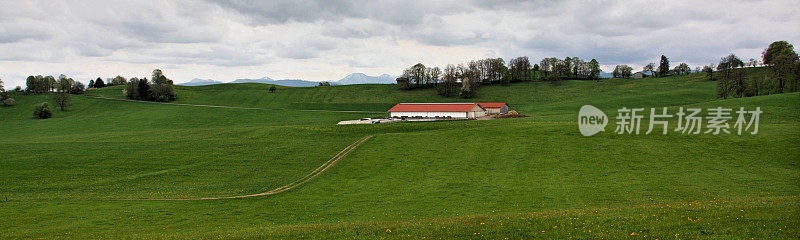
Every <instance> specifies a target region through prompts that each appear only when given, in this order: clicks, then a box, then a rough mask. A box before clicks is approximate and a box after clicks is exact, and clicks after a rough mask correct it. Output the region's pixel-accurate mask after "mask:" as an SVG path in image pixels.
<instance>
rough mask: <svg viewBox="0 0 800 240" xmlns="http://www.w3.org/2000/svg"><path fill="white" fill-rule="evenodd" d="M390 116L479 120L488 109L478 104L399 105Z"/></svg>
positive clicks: (393, 108)
mask: <svg viewBox="0 0 800 240" xmlns="http://www.w3.org/2000/svg"><path fill="white" fill-rule="evenodd" d="M389 114H390V116H391V117H393V118H463V119H468V118H479V117H484V116H486V109H484V108H483V107H481V106H480V105H479V104H477V103H398V104H397V105H395V106H394V107H392V108H391V109H389Z"/></svg>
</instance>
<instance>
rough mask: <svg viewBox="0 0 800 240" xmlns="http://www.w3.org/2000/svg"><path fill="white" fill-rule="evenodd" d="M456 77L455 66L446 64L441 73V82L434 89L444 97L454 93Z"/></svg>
mask: <svg viewBox="0 0 800 240" xmlns="http://www.w3.org/2000/svg"><path fill="white" fill-rule="evenodd" d="M458 78H459V76H458V70H457V69H456V67H455V66H453V64H447V66H445V67H444V72H443V74H442V83H440V84H439V86H437V89H436V90H437V92H438V93H439V95H442V96H445V97H450V96H453V95H455V94H456V90H457V81H458Z"/></svg>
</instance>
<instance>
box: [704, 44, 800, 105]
mask: <svg viewBox="0 0 800 240" xmlns="http://www.w3.org/2000/svg"><path fill="white" fill-rule="evenodd" d="M762 59H763V60H762V63H763V65H764V66H766V67H767V69H768V73H769V76H770V77H769V78H765V77H749V76H748V74H747V71H745V69H744V68H745V67H746V66H751V67H754V66H757V65H758V64H759V63H758V62H757V61H753V60H752V59H751V60H750V61H748V62H747V63H745V62H744V61H742V60H741V59H739V57H737V56H736V55H734V54H730V55H728V56H725V57H722V58H721V59H720V61H719V63H717V64H716V67H714V64H710V65H707V66H705V67H703V72H705V73H706V74H707V75H708V78H709V79H710V80H715V81H717V97H720V98H728V97H735V98H740V97H750V96H759V95H769V94H775V93H786V92H797V91H798V90H800V57H798V54H797V52H795V51H794V46H792V45H791V44H789V43H788V42H786V41H777V42H773V43H772V44H770V45H769V46H768V47H767V48H766V49H765V50H764V52H762ZM714 68H716V70H717V72H718V76H720V78H719V79H715V78H714Z"/></svg>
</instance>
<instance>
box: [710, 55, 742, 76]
mask: <svg viewBox="0 0 800 240" xmlns="http://www.w3.org/2000/svg"><path fill="white" fill-rule="evenodd" d="M742 66H744V62H742V60H741V59H739V57H737V56H736V55H734V54H730V55H728V56H726V57H723V58H721V59H720V60H719V64H717V70H719V71H722V73H723V74H724V75H723V76H722V77H723V78H730V75H731V71H732V70H733V69H734V68H737V67H742Z"/></svg>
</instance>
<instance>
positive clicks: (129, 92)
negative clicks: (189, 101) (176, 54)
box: [95, 69, 177, 102]
mask: <svg viewBox="0 0 800 240" xmlns="http://www.w3.org/2000/svg"><path fill="white" fill-rule="evenodd" d="M114 79H118V80H119V81H118V82H124V83H126V86H125V90H123V92H124V94H125V97H127V98H128V99H132V100H141V101H156V102H169V101H173V100H175V99H176V98H177V96H176V95H175V89H174V88H173V82H172V80H170V79H169V78H167V77H166V76H164V74H163V72H161V70H160V69H155V70H153V73H152V74H151V76H150V80H149V81H148V80H147V78H143V79H139V78H136V77H134V78H131V79H130V80H127V79H125V78H124V77H121V76H117V77H116V78H114ZM95 83H97V82H96V81H95Z"/></svg>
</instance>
